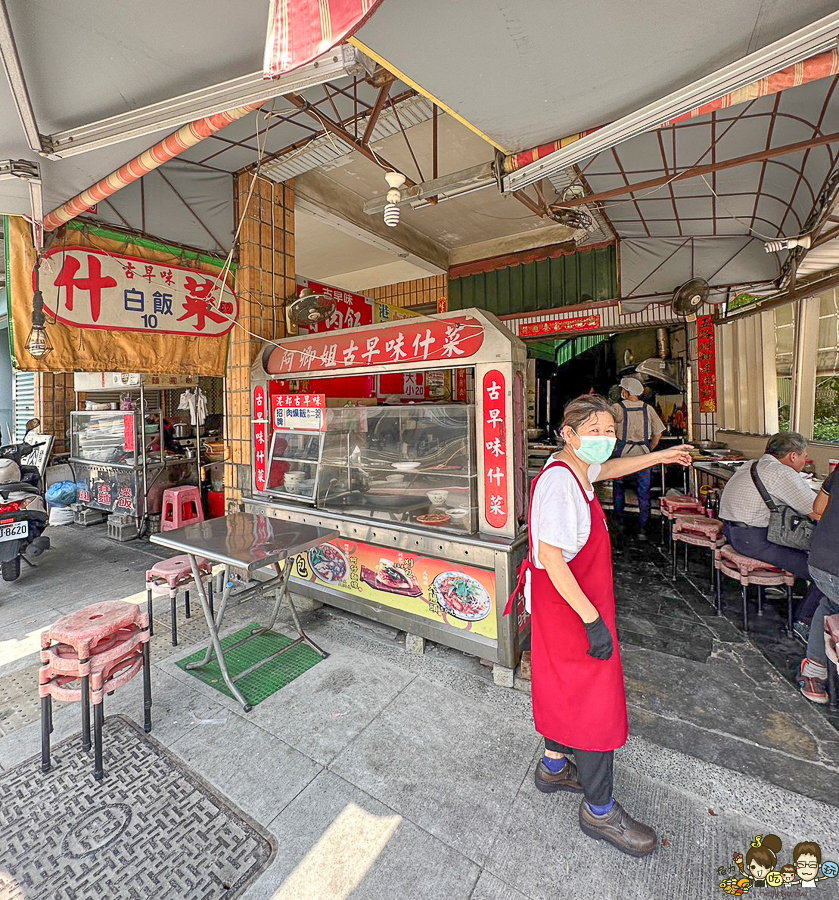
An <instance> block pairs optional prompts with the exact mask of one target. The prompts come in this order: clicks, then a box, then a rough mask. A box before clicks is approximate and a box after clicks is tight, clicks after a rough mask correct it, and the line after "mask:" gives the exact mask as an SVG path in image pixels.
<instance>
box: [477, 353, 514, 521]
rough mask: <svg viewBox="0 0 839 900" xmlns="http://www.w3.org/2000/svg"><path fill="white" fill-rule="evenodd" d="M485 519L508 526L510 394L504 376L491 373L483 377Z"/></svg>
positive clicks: (493, 370)
mask: <svg viewBox="0 0 839 900" xmlns="http://www.w3.org/2000/svg"><path fill="white" fill-rule="evenodd" d="M483 393H484V421H483V442H482V443H483V445H484V498H485V499H484V505H485V507H486V508H485V511H484V517H485V518H486V520H487V522H488V523H489V524H490V525H491V526H492V527H493V528H503V527H504V526H505V525H506V524H507V508H508V502H507V498H508V496H509V487H508V485H507V390H506V387H505V384H504V376H503V375H502V374H501V373H500V372H499V371H498V370H497V369H491V370H490V371H489V372H487V373H486V375H484V384H483Z"/></svg>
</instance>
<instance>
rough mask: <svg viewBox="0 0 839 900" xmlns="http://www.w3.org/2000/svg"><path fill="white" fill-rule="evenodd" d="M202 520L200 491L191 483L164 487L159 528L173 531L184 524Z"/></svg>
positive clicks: (202, 510) (202, 509)
mask: <svg viewBox="0 0 839 900" xmlns="http://www.w3.org/2000/svg"><path fill="white" fill-rule="evenodd" d="M203 521H204V508H203V506H202V505H201V491H199V490H198V488H197V487H194V486H193V485H188V484H185V485H182V486H181V487H175V488H166V490H165V491H164V492H163V508H162V510H161V512H160V530H161V531H174V530H175V529H176V528H183V527H184V526H185V525H194V524H195V523H196V522H203Z"/></svg>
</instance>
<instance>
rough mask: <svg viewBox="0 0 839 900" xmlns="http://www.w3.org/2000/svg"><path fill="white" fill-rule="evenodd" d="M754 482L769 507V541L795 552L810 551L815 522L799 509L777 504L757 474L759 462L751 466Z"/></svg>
mask: <svg viewBox="0 0 839 900" xmlns="http://www.w3.org/2000/svg"><path fill="white" fill-rule="evenodd" d="M750 470H751V476H752V481H753V482H754V485H755V487H756V488H757V492H758V493H759V494H760V496H761V499H762V500H763V502H764V503H765V504H766V505H767V507H769V531H768V533H767V535H766V537H767V540H769V541H770V542H771V543H773V544H778V545H779V546H781V547H791V548H792V549H793V550H809V548H810V539H811V538H812V537H813V529H814V528H815V522H813V520H812V519H811V518H810V517H809V516H805V515H802V514H801V513H800V512H798V510H797V509H793V508H792V507H791V506H787V505H786V504H784V503H776V502H775V501H774V500H773V499H772V498H771V497H770V496H769V491H767V490H766V486H765V485H764V483H763V482H762V481H761V480H760V476H759V475H758V474H757V460H755V462H753V463H752V464H751V466H750Z"/></svg>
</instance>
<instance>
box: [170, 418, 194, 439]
mask: <svg viewBox="0 0 839 900" xmlns="http://www.w3.org/2000/svg"><path fill="white" fill-rule="evenodd" d="M172 436H173V437H174V438H175V440H178V441H181V440H183V439H184V438H188V437H192V425H189V424H187V423H186V422H175V423H174V425H172Z"/></svg>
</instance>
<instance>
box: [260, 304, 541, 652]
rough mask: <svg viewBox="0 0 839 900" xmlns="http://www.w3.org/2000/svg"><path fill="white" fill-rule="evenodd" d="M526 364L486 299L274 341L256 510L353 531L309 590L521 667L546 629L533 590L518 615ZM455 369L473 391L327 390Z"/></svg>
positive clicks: (316, 553) (316, 570) (305, 584)
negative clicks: (380, 393)
mask: <svg viewBox="0 0 839 900" xmlns="http://www.w3.org/2000/svg"><path fill="white" fill-rule="evenodd" d="M524 368H525V348H524V345H523V343H522V342H521V341H520V340H518V338H516V337H515V336H514V335H512V334H511V333H510V332H509V331H508V330H507V329H506V328H505V327H504V326H503V325H502V324H501V323H500V322H499V321H498V320H497V319H496V318H495V317H494V316H492V315H490V314H488V313H486V312H484V311H482V310H477V309H471V310H462V311H458V312H452V313H443V314H441V315H436V316H423V317H417V318H413V319H406V320H401V321H395V322H379V323H374V324H371V325H368V326H362V327H359V328H353V329H348V330H343V331H337V332H326V333H323V334H317V335H311V334H310V335H298V336H297V337H293V338H286V339H282V340H280V341H278V342H276V343H271V342H269V343H267V344H266V346H265V348H264V351H263V352H262V353H261V354H260V356H259V357H258V359H257V360H256V362H255V363H254V366H253V369H252V398H251V399H252V413H253V415H252V418H253V428H254V434H253V447H254V454H253V461H252V462H253V479H252V493H251V495H250V496H249V497H247V498H246V499H245V508H246V510H247V511H249V512H254V513H261V514H265V515H268V516H275V517H279V518H282V519H286V520H289V521H292V522H302V523H306V524H310V525H317V526H320V527H324V528H332V529H335V530H336V531H337V532H338V535H339V537H338V538H337V539H335V540H333V541H331V542H329V543H327V544H324V545H322V546H321V547H318V548H315V549H313V550H311V551H309V552H308V553H306V554H301V555H299V556H298V557H297V558H296V559H295V562H294V565H295V573H294V585H295V590H297V591H298V592H300V593H301V594H304V595H307V596H309V597H312V598H314V599H316V600H319V601H322V602H324V603H327V604H330V605H332V606H337V607H339V608H342V609H346V610H348V611H350V612H353V613H356V614H359V615H362V616H364V617H366V618H370V619H373V620H375V621H378V622H383V623H385V624H388V625H392V626H395V627H397V628H401V629H404V630H405V631H406V632H408V633H410V634H414V635H418V636H421V637H424V638H429V639H431V640H434V641H437V642H439V643H441V644H445V645H447V646H450V647H454V648H457V649H460V650H464V651H467V652H469V653H474V654H476V655H478V656H480V657H481V658H485V659H489V660H491V661H492V662H493V663H495V664H497V665H499V666H503V667H507V668H510V669H512V668H513V667H514V666H515V664H516V662H517V660H518V657H519V655H520V649H521V642H522V640H523V638H525V637H526V635H527V633H528V631H529V627H530V623H529V617H528V616H527V615H526V613H525V611H524V606H523V603H522V604H521V607H520V609H519V610H518V615H517V616H508V617H504V616H503V610H504V607H505V605H506V602H507V598H508V597H509V595H510V594H511V593H512V591H513V588H514V586H515V577H516V570H517V569H518V566H519V563H520V562H521V560H522V558H523V557H524V554H525V552H526V546H527V544H526V541H527V535H526V512H527V510H526V501H527V497H526V485H525V461H526V458H525V454H526V447H525V431H524V428H523V427H522V425H523V423H524V416H525V384H524ZM441 369H446V370H457V373H456V374H460V373H461V371H462V372H463V374H465V376H466V378H465V383H466V385H467V397H468V402H464V403H452V402H442V403H431V402H419V403H407V402H403V403H399V404H395V405H386V406H381V405H375V403H376V401H375V399H368V400H366V401H365V400H359V401H358V404H359V405H353V406H346V405H344V406H341V407H335V406H334V405H332V404H331V402H330V400H329V395H328V394H327V392H326V391H323V392H317V393H316V392H315V390H320V388H322V387H323V386H324V385H328V383H329V380H332V379H335V380H336V384H335V389H334V391H330V392H329V394H331V395H332V396H334V397H344V396H347V391H346V390H345V389H344V388H343V387H341V383H342V382H349V381H352V382H353V383H355V384H357V383H358V382H359V378H358V376H373V375H385V374H389V373H397V372H398V373H418V372H430V371H434V370H437V371H439V370H441ZM361 380H362V381H363V378H362V379H361ZM301 381H304V382H305V383H306V384H308V385H309V386H310V388H309V390H311V391H312V392H311V393H303V392H301V391H299V390H296V391H295V390H294V388H295V386H296V385H299V383H300V382H301ZM341 402H342V403H345V402H346V401H341ZM371 404H372V405H371ZM517 423H519V424H518V426H517Z"/></svg>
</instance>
